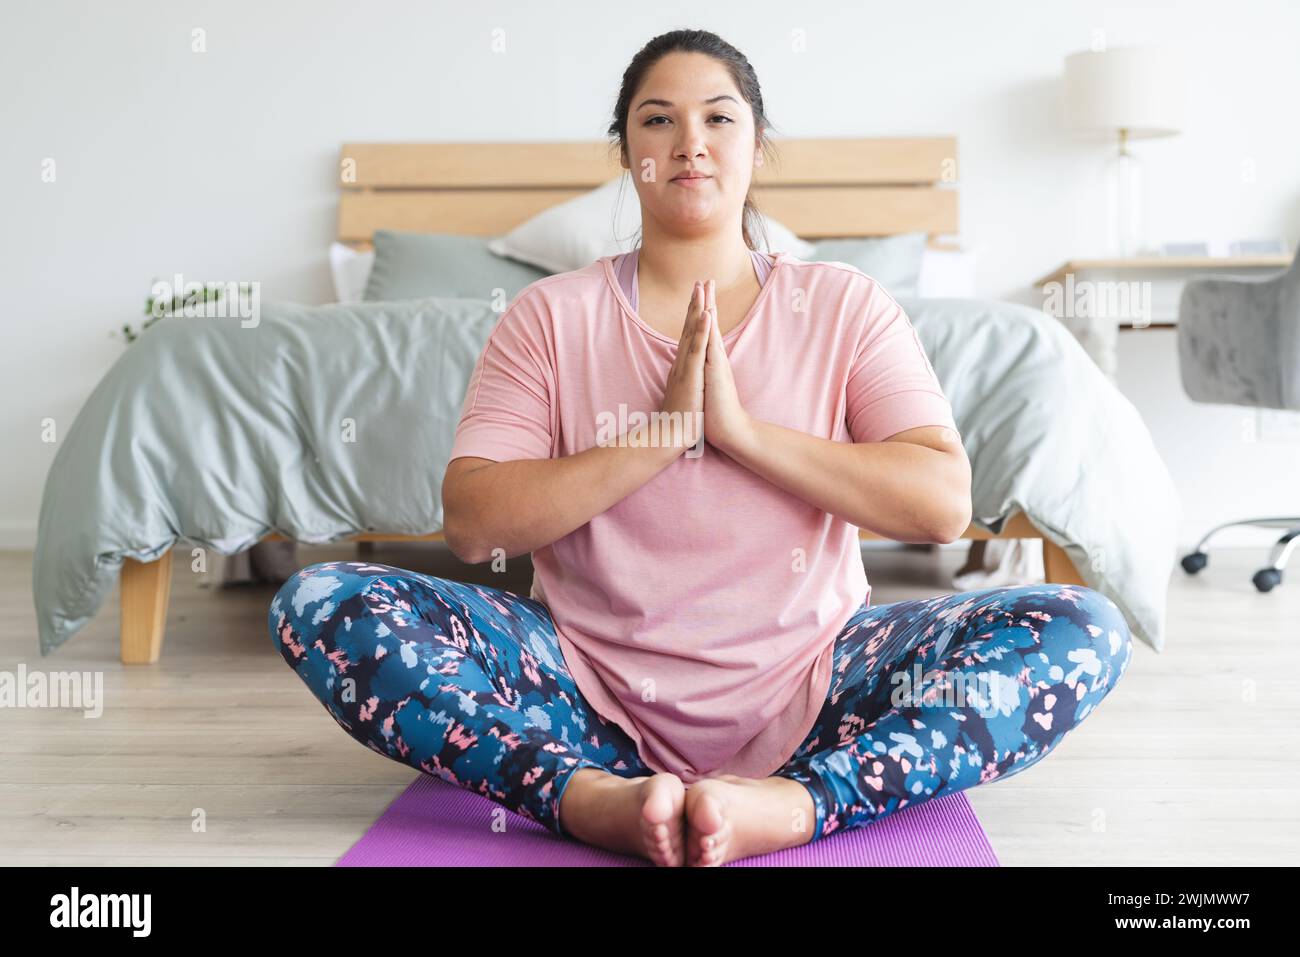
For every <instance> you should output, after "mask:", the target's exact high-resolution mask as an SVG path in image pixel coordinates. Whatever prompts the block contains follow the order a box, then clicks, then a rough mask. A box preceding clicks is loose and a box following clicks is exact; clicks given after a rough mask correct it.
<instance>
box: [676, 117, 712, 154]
mask: <svg viewBox="0 0 1300 957" xmlns="http://www.w3.org/2000/svg"><path fill="white" fill-rule="evenodd" d="M678 129H679V130H681V133H680V135H679V137H678V140H677V148H676V150H675V151H674V153H673V158H674V159H679V160H690V159H694V158H695V157H697V156H703V155H704V153H705V152H706V147H705V145H704V131H703V129H702V128H701V127H700V126H698V125H697V124H696V123H695V122H694V121H686V122H683V123H681V124H680V125H679V126H678Z"/></svg>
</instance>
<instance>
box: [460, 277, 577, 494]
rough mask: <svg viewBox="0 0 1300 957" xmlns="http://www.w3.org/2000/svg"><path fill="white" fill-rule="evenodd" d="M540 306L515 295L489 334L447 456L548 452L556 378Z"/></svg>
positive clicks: (497, 457)
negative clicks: (511, 303) (516, 297)
mask: <svg viewBox="0 0 1300 957" xmlns="http://www.w3.org/2000/svg"><path fill="white" fill-rule="evenodd" d="M541 309H542V307H541V306H539V305H538V304H537V303H536V301H535V300H534V299H533V298H531V297H528V296H527V295H525V296H524V297H521V298H520V299H517V300H515V302H514V304H513V305H512V306H511V307H510V308H509V309H507V310H506V312H505V313H504V314H503V315H502V317H501V320H500V322H498V323H497V325H496V327H495V328H494V329H493V330H492V334H491V335H490V336H488V340H487V343H486V344H485V345H484V347H483V352H482V353H481V354H480V355H479V357H478V361H477V362H476V363H475V364H474V370H473V372H471V374H470V378H469V384H468V386H467V388H466V390H465V398H464V401H463V403H462V405H461V412H460V421H459V422H458V423H457V425H456V433H455V438H454V439H453V440H452V447H451V454H450V456H449V457H450V459H451V460H455V459H457V458H458V457H461V456H465V457H472V458H475V459H486V460H490V461H494V462H504V461H508V460H511V459H544V458H549V457H550V455H551V447H552V440H553V433H554V428H553V425H552V423H553V421H554V417H555V383H554V372H553V368H552V364H551V361H550V357H549V351H550V350H549V347H548V343H547V338H546V334H545V331H544V330H545V327H544V323H543V321H542V317H541V315H540V312H541ZM461 468H464V466H462V467H461ZM458 474H459V469H458Z"/></svg>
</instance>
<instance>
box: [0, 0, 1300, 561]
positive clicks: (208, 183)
mask: <svg viewBox="0 0 1300 957" xmlns="http://www.w3.org/2000/svg"><path fill="white" fill-rule="evenodd" d="M691 8H695V9H699V5H697V4H692V5H689V6H688V5H687V4H681V3H667V2H666V3H661V4H654V5H633V4H618V5H617V8H616V9H615V8H614V7H613V6H611V4H609V3H601V2H580V3H559V2H551V3H523V2H519V3H495V4H481V5H480V4H474V5H470V6H469V7H465V6H464V5H459V4H450V3H414V2H410V3H398V2H383V3H373V2H372V3H356V2H351V0H349V2H343V0H327V2H313V3H307V2H302V3H288V2H280V3H266V2H257V3H254V2H231V3H220V4H216V3H212V4H209V3H198V2H193V0H189V2H175V0H172V2H164V0H139V2H132V3H116V4H105V3H96V2H90V0H53V2H43V3H39V4H23V5H21V7H17V5H12V4H6V5H5V6H4V7H3V8H0V10H2V12H0V90H3V94H2V96H3V99H2V101H0V131H3V133H2V134H0V135H3V147H4V148H3V149H0V189H2V190H3V202H2V203H0V231H2V232H0V268H3V272H4V288H5V290H6V291H7V293H8V306H7V308H6V309H5V312H4V320H3V324H4V340H3V347H2V348H0V363H3V366H2V369H0V371H2V374H3V383H4V386H3V387H4V398H5V401H4V402H3V404H2V405H0V443H2V444H0V448H2V449H3V450H4V451H3V459H4V468H3V474H2V475H0V482H2V483H3V484H2V485H0V545H6V546H20V547H30V546H31V544H32V543H33V541H34V532H35V522H36V515H37V510H38V507H39V502H40V494H41V486H42V483H43V481H44V476H45V473H46V470H47V468H48V465H49V462H50V461H51V459H52V457H53V453H54V446H52V445H49V444H44V443H42V442H41V439H40V431H41V428H40V423H41V420H42V419H44V418H47V417H52V418H53V419H54V420H55V421H56V423H57V424H58V426H59V429H60V431H66V429H67V427H68V425H70V424H71V422H72V419H73V417H74V416H75V414H76V412H77V410H78V409H79V408H80V406H81V404H82V402H84V401H85V399H86V397H87V396H88V394H89V392H90V390H91V389H92V388H93V386H94V384H95V383H96V382H97V381H98V379H99V378H100V376H101V375H102V374H103V373H104V371H105V370H106V369H107V368H108V366H109V365H110V364H111V363H112V362H113V361H114V359H115V358H116V357H117V356H118V355H119V354H120V352H121V350H122V349H123V348H124V346H123V344H122V343H120V342H118V341H116V340H112V339H110V338H109V332H110V330H113V329H115V328H117V327H118V326H120V325H121V323H122V322H124V321H133V322H134V321H138V320H139V319H140V318H141V317H140V315H139V313H140V312H141V310H142V308H143V300H144V297H145V295H146V293H147V291H148V287H149V284H150V282H151V280H152V279H153V278H154V277H156V276H171V275H172V274H173V273H175V272H180V273H182V274H184V275H186V276H188V277H193V278H202V279H222V280H225V281H231V280H260V281H261V283H262V296H263V298H264V299H295V300H301V301H305V302H324V301H327V300H328V299H329V297H330V286H329V276H328V271H327V266H326V257H325V251H326V248H327V245H328V243H329V241H330V240H331V238H332V236H333V230H334V216H335V204H336V199H337V190H336V187H335V161H336V157H337V150H338V146H339V144H340V143H341V142H343V141H345V140H417V139H435V140H440V139H445V140H514V139H538V140H547V139H561V140H564V139H589V138H590V139H598V138H600V137H601V136H603V131H604V129H605V127H606V126H607V125H608V122H609V112H610V110H611V109H612V106H613V102H614V98H615V96H616V94H617V88H618V82H619V79H620V77H621V75H622V71H623V69H624V68H625V67H626V65H627V62H628V60H629V59H630V58H631V56H632V55H633V54H634V53H635V52H636V50H637V49H638V48H639V47H640V46H641V45H642V44H643V43H644V42H645V41H647V40H649V39H650V38H651V37H653V36H654V35H656V34H658V33H661V32H664V31H666V30H670V29H676V28H680V27H693V28H704V29H710V30H713V31H715V32H717V33H719V34H721V35H722V36H723V37H725V38H726V39H728V40H729V41H730V42H732V43H733V44H735V45H736V46H737V47H738V48H740V49H741V50H742V51H743V52H744V53H745V54H746V55H747V56H748V57H749V59H750V61H751V62H752V63H753V64H754V66H755V68H756V69H757V71H758V74H759V78H760V81H761V82H762V84H763V90H764V96H765V100H766V103H767V107H768V112H769V115H770V116H771V118H772V120H773V121H774V122H775V123H776V124H777V126H778V128H779V129H780V132H781V133H783V134H784V135H787V136H794V137H799V136H827V137H838V136H875V135H906V134H918V135H925V134H951V135H955V136H957V137H958V138H959V145H960V169H959V172H960V179H961V216H962V238H963V240H964V242H965V243H966V245H967V246H968V247H970V248H973V249H974V250H976V251H977V252H978V253H979V256H980V260H979V287H978V292H979V294H980V295H984V296H991V297H1004V298H1009V299H1015V300H1018V301H1023V302H1030V303H1034V304H1036V305H1037V304H1040V303H1041V300H1040V299H1039V298H1038V297H1037V296H1035V295H1034V293H1033V291H1032V289H1031V288H1030V284H1031V283H1032V281H1033V280H1034V279H1036V278H1038V277H1039V276H1040V275H1042V274H1043V273H1045V272H1047V271H1048V270H1050V269H1051V268H1053V267H1055V266H1056V265H1058V264H1059V263H1060V262H1061V261H1063V260H1064V259H1066V258H1069V257H1072V256H1078V255H1081V254H1084V253H1088V252H1091V251H1094V249H1093V247H1094V244H1095V241H1096V236H1097V235H1098V233H1097V225H1098V220H1099V217H1100V212H1099V208H1098V199H1097V197H1095V196H1094V195H1093V194H1092V193H1091V192H1090V189H1091V186H1092V184H1093V183H1094V182H1095V171H1096V169H1097V167H1098V165H1099V164H1100V163H1101V162H1102V160H1103V159H1104V158H1105V156H1106V147H1105V146H1104V145H1101V144H1097V143H1088V142H1084V141H1079V140H1077V139H1074V138H1071V137H1070V136H1069V135H1068V134H1067V133H1065V132H1063V131H1062V129H1061V128H1060V127H1061V123H1062V115H1061V110H1060V105H1059V103H1060V95H1061V90H1060V76H1061V70H1062V59H1063V58H1064V56H1065V55H1066V54H1067V53H1070V52H1074V51H1076V50H1082V49H1087V48H1088V47H1089V46H1090V45H1091V44H1092V42H1093V39H1094V35H1095V31H1097V30H1102V31H1104V34H1105V39H1106V42H1107V44H1108V45H1110V46H1118V45H1122V44H1128V43H1163V44H1169V45H1176V46H1179V47H1181V48H1182V49H1183V50H1184V52H1185V53H1186V55H1187V57H1188V59H1189V61H1190V62H1191V63H1192V64H1193V67H1194V68H1193V69H1192V70H1191V71H1190V73H1191V75H1190V83H1191V88H1190V91H1189V98H1190V99H1189V111H1188V115H1187V122H1186V130H1185V132H1184V133H1183V134H1182V135H1181V136H1178V137H1173V138H1170V139H1166V140H1161V141H1150V142H1144V143H1140V144H1138V147H1139V148H1140V150H1141V152H1142V155H1143V156H1144V157H1145V158H1146V160H1147V163H1148V166H1147V172H1148V177H1149V180H1150V221H1151V223H1152V225H1153V234H1154V235H1153V238H1156V239H1160V238H1166V237H1167V238H1186V237H1199V236H1211V237H1213V236H1223V237H1236V236H1260V235H1263V236H1267V235H1278V234H1282V235H1286V236H1287V237H1288V238H1289V239H1290V240H1291V241H1292V242H1294V241H1295V239H1296V238H1297V233H1300V163H1297V158H1300V124H1297V123H1295V122H1294V119H1293V118H1294V115H1295V92H1296V90H1297V89H1300V59H1297V57H1296V56H1295V41H1296V38H1297V37H1300V5H1297V4H1295V3H1290V2H1285V0H1276V2H1263V0H1251V2H1231V3H1229V2H1226V0H1225V2H1220V3H1208V2H1192V3H1164V4H1149V5H1146V6H1142V7H1136V8H1128V7H1123V6H1118V5H1109V4H1104V3H1088V2H1078V0H1076V2H1059V3H1050V4H1048V3H1041V2H1030V0H1023V2H987V0H985V2H962V0H950V2H943V3H929V4H897V3H820V4H818V3H811V4H799V5H794V4H790V3H788V2H782V3H775V2H771V3H755V2H745V3H741V2H712V3H709V4H708V5H707V6H706V7H705V8H704V9H705V10H706V11H707V12H706V13H705V14H703V15H695V14H692V13H690V12H689V11H690V9H691ZM195 28H201V29H203V30H204V31H205V32H206V44H207V50H206V52H203V53H194V52H191V43H192V31H193V30H194V29H195ZM497 30H500V31H504V33H503V34H502V35H503V36H504V40H505V50H504V51H503V52H493V46H492V43H493V37H494V31H497ZM794 31H802V32H803V35H804V36H806V45H807V48H806V52H795V51H794V50H793V49H792V46H793V45H792V39H791V38H792V35H793V33H794ZM1288 114H1289V115H1290V116H1291V117H1292V119H1290V120H1288V118H1287V117H1288ZM46 158H53V159H54V160H55V163H56V167H55V168H56V172H57V179H56V181H55V182H54V183H43V182H42V181H41V170H42V162H43V161H44V160H45V159H46ZM1247 160H1249V161H1250V162H1251V163H1253V166H1254V177H1253V179H1251V178H1250V177H1244V176H1243V175H1242V172H1241V171H1242V169H1243V163H1244V162H1245V161H1247ZM1120 362H1121V385H1122V387H1123V388H1124V389H1125V391H1126V393H1128V394H1130V395H1131V396H1133V397H1134V400H1135V402H1137V403H1138V406H1139V408H1140V409H1141V410H1142V412H1143V414H1144V416H1146V417H1147V421H1148V422H1149V423H1150V424H1151V426H1152V429H1153V431H1154V432H1156V433H1157V435H1156V439H1157V442H1158V444H1159V445H1160V448H1161V452H1162V453H1163V454H1165V455H1166V458H1167V461H1168V462H1169V464H1170V468H1171V470H1172V471H1173V473H1174V474H1175V476H1177V477H1178V478H1179V480H1180V482H1181V483H1183V487H1184V488H1185V490H1186V495H1187V499H1186V502H1185V505H1186V508H1187V514H1188V522H1187V530H1186V533H1185V537H1186V538H1187V539H1188V540H1189V541H1192V540H1194V539H1195V537H1196V536H1197V534H1199V532H1200V531H1201V529H1202V528H1203V527H1204V526H1206V525H1207V523H1211V522H1213V521H1217V520H1220V518H1222V517H1227V516H1229V515H1232V514H1234V513H1237V512H1246V513H1249V514H1259V513H1260V512H1261V511H1270V510H1275V509H1283V508H1285V509H1286V510H1289V511H1297V510H1300V508H1298V506H1300V501H1297V497H1295V496H1292V497H1291V498H1290V500H1289V501H1288V500H1287V499H1288V492H1289V491H1291V490H1294V489H1295V487H1296V481H1295V474H1294V468H1295V460H1296V453H1295V452H1294V451H1293V450H1292V449H1290V448H1287V447H1278V446H1272V447H1264V448H1262V449H1259V448H1257V449H1256V450H1255V456H1256V457H1255V458H1254V459H1252V460H1251V461H1252V462H1253V463H1254V467H1252V468H1250V469H1248V470H1247V472H1246V475H1247V476H1248V477H1249V478H1250V479H1251V480H1252V481H1258V482H1259V485H1258V487H1254V486H1252V487H1251V488H1250V489H1249V490H1248V489H1246V488H1244V487H1242V486H1241V485H1240V479H1241V477H1242V476H1241V475H1240V474H1238V473H1237V472H1235V471H1234V469H1233V467H1232V466H1233V465H1234V464H1236V463H1237V462H1238V461H1240V460H1239V459H1238V458H1236V456H1237V455H1238V453H1239V451H1240V450H1239V449H1238V448H1237V445H1238V443H1239V439H1238V438H1236V437H1237V436H1239V435H1240V432H1239V431H1237V430H1235V429H1234V428H1233V427H1228V428H1219V429H1218V430H1217V431H1215V430H1214V429H1211V430H1209V432H1207V431H1206V429H1204V428H1202V426H1201V424H1200V423H1214V422H1219V423H1222V422H1225V421H1229V420H1228V419H1225V418H1224V416H1229V417H1231V416H1236V415H1237V413H1235V412H1224V414H1223V415H1220V416H1219V417H1218V418H1217V419H1216V418H1215V417H1214V416H1213V415H1212V414H1207V412H1208V413H1213V412H1215V411H1216V410H1212V409H1211V410H1206V409H1205V408H1204V407H1196V406H1193V405H1192V404H1191V403H1189V402H1187V401H1186V399H1185V397H1184V396H1183V395H1182V394H1181V392H1180V391H1179V389H1178V386H1177V376H1176V368H1175V366H1174V365H1173V363H1174V352H1173V348H1172V336H1171V335H1170V334H1168V333H1159V332H1155V331H1150V330H1148V331H1147V332H1146V333H1143V334H1141V335H1139V334H1131V335H1125V336H1124V337H1123V338H1122V339H1121V353H1120ZM1219 411H1223V410H1219ZM1236 421H1237V419H1236V418H1232V419H1231V422H1233V423H1235V422H1236ZM1211 439H1212V440H1213V441H1211ZM1207 458H1209V459H1218V460H1221V461H1223V463H1224V465H1223V466H1221V470H1220V471H1218V472H1214V473H1211V472H1209V471H1207V469H1206V462H1207ZM1261 463H1264V464H1263V465H1261ZM1269 463H1272V464H1273V465H1277V464H1288V465H1290V467H1291V468H1292V469H1293V471H1292V473H1291V474H1290V475H1286V476H1282V475H1269V474H1267V472H1268V468H1269V467H1270V466H1269ZM1267 537H1268V536H1267V534H1265V535H1264V538H1265V539H1267Z"/></svg>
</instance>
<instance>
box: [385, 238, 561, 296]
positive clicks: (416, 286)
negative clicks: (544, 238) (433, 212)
mask: <svg viewBox="0 0 1300 957" xmlns="http://www.w3.org/2000/svg"><path fill="white" fill-rule="evenodd" d="M491 239H492V237H481V236H466V235H463V234H461V233H405V232H398V231H397V230H393V229H377V230H375V235H374V246H375V263H374V266H373V267H372V268H371V270H370V278H369V279H368V280H367V281H366V291H365V295H364V298H365V300H366V301H369V302H373V301H376V300H393V299H421V298H424V297H426V296H443V297H447V298H455V299H493V298H494V297H495V296H496V295H497V293H496V290H501V293H500V295H501V296H502V297H503V301H502V302H501V305H502V306H503V307H504V306H505V305H506V304H507V303H508V302H509V301H510V300H512V299H514V298H515V296H516V295H518V294H519V292H520V290H522V289H523V288H524V287H525V286H528V285H531V284H532V283H534V282H536V281H537V280H539V279H544V278H546V276H548V275H550V274H549V273H547V272H545V271H543V270H541V269H538V268H536V267H535V266H529V265H527V264H526V263H521V262H518V261H517V260H514V259H506V258H505V257H503V256H498V255H497V254H496V253H494V252H492V251H491V250H490V249H488V246H487V244H488V243H489V242H491Z"/></svg>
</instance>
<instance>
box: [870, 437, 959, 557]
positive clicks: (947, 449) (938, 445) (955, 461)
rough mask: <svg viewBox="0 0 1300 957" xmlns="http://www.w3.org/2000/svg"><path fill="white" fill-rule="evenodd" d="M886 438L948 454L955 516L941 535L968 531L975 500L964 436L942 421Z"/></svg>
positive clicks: (956, 535) (951, 536) (947, 538)
mask: <svg viewBox="0 0 1300 957" xmlns="http://www.w3.org/2000/svg"><path fill="white" fill-rule="evenodd" d="M884 441H886V442H910V443H912V444H913V445H923V446H925V447H926V448H927V449H934V450H935V451H936V452H942V453H943V454H944V455H945V456H946V457H947V463H948V467H949V472H950V481H951V484H952V496H953V500H952V506H951V508H952V509H953V510H954V512H955V516H956V517H955V518H952V519H950V522H951V528H950V529H949V532H950V534H949V535H943V536H941V537H942V538H943V539H944V540H945V541H953V540H956V539H957V538H959V537H960V536H961V534H962V533H963V532H964V531H966V528H967V526H969V525H970V522H971V512H972V509H973V504H972V502H971V471H970V459H969V458H967V456H966V449H965V448H964V447H963V446H962V444H961V436H960V435H959V434H958V433H957V431H956V430H955V429H949V428H948V427H947V426H941V425H925V426H921V427H920V428H915V429H906V430H904V431H902V432H898V433H896V434H894V435H891V436H889V437H888V438H887V439H884Z"/></svg>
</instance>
